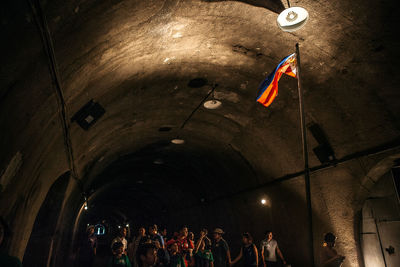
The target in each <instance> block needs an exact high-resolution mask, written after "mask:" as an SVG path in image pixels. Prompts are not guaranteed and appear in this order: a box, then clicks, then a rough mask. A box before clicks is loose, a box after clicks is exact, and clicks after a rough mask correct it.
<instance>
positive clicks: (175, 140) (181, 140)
mask: <svg viewBox="0 0 400 267" xmlns="http://www.w3.org/2000/svg"><path fill="white" fill-rule="evenodd" d="M171 143H173V144H175V145H183V144H184V143H185V140H183V139H179V138H175V139H172V140H171Z"/></svg>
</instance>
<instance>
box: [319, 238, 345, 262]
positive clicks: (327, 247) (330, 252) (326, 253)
mask: <svg viewBox="0 0 400 267" xmlns="http://www.w3.org/2000/svg"><path fill="white" fill-rule="evenodd" d="M335 242H336V236H335V235H334V234H332V233H327V234H325V236H324V243H323V245H322V251H321V263H322V266H323V267H339V266H341V265H342V262H343V261H344V259H345V256H342V255H339V254H338V253H337V251H336V249H334V248H333V247H334V246H335Z"/></svg>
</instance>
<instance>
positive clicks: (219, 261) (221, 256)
mask: <svg viewBox="0 0 400 267" xmlns="http://www.w3.org/2000/svg"><path fill="white" fill-rule="evenodd" d="M223 234H224V231H223V230H222V229H221V228H216V229H215V230H214V232H213V243H212V245H211V252H212V254H213V257H214V267H226V266H228V265H230V264H231V253H230V251H229V246H228V243H226V241H225V240H224V239H223V238H222V235H223Z"/></svg>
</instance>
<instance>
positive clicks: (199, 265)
mask: <svg viewBox="0 0 400 267" xmlns="http://www.w3.org/2000/svg"><path fill="white" fill-rule="evenodd" d="M194 258H195V262H196V264H195V266H196V267H214V257H213V254H212V252H211V240H210V239H209V238H208V237H207V230H206V229H203V230H201V231H200V238H199V240H198V241H197V244H196V247H195V250H194Z"/></svg>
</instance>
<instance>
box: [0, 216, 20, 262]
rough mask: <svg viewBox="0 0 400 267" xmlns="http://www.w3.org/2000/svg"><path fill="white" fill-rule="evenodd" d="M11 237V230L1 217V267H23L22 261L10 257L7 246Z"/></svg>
mask: <svg viewBox="0 0 400 267" xmlns="http://www.w3.org/2000/svg"><path fill="white" fill-rule="evenodd" d="M10 237H11V230H10V228H9V227H8V224H7V223H6V222H5V220H4V219H3V217H1V216H0V266H1V267H22V264H21V261H20V260H19V259H18V258H16V257H13V256H10V255H8V253H7V250H6V245H7V242H8V240H9V238H10Z"/></svg>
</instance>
